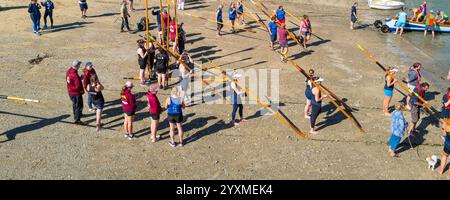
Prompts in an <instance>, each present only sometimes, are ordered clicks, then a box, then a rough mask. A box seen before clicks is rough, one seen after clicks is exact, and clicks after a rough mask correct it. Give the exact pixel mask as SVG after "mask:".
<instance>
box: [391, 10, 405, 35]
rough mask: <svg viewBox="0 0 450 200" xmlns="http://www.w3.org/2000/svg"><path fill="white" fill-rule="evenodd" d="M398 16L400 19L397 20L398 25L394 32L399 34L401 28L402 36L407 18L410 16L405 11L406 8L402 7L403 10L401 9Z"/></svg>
mask: <svg viewBox="0 0 450 200" xmlns="http://www.w3.org/2000/svg"><path fill="white" fill-rule="evenodd" d="M397 18H398V20H397V26H396V28H395V33H394V34H397V33H398V30H399V29H400V36H402V34H403V30H404V27H405V25H406V19H407V18H408V14H406V12H405V11H404V9H403V8H402V11H400V12H399V13H398V14H397Z"/></svg>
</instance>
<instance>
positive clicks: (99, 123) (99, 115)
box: [95, 109, 102, 131]
mask: <svg viewBox="0 0 450 200" xmlns="http://www.w3.org/2000/svg"><path fill="white" fill-rule="evenodd" d="M95 112H96V117H97V119H96V124H97V131H100V128H101V127H102V109H97V110H96V111H95Z"/></svg>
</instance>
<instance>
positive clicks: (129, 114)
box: [120, 81, 137, 140]
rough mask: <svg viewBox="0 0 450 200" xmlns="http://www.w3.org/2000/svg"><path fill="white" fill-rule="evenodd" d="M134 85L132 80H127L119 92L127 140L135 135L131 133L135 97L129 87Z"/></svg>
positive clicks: (131, 87)
mask: <svg viewBox="0 0 450 200" xmlns="http://www.w3.org/2000/svg"><path fill="white" fill-rule="evenodd" d="M133 87H134V85H133V83H132V82H130V81H127V82H126V83H125V85H124V86H123V88H122V91H121V92H120V100H121V102H122V109H123V112H124V118H125V120H124V122H123V129H124V136H125V137H127V138H128V139H129V140H134V139H135V136H134V134H133V121H134V115H135V113H136V108H137V105H136V98H135V97H134V95H133V94H131V89H133Z"/></svg>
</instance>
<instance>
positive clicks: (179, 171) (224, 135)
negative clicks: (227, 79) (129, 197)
mask: <svg viewBox="0 0 450 200" xmlns="http://www.w3.org/2000/svg"><path fill="white" fill-rule="evenodd" d="M27 2H28V1H27V0H20V1H19V0H14V1H13V0H3V1H2V5H1V6H2V10H1V11H0V18H1V19H3V20H1V21H0V27H2V29H1V32H0V41H2V42H1V43H0V47H1V48H0V85H1V92H0V93H1V94H8V95H15V96H24V97H28V98H32V99H39V100H41V103H23V102H17V101H6V100H1V102H0V122H1V125H0V134H1V136H0V163H1V165H0V178H1V179H440V177H439V176H438V174H437V171H434V172H433V171H431V170H428V169H427V168H426V167H427V164H426V162H425V158H426V157H427V156H430V155H433V154H434V155H440V153H441V151H442V140H441V139H440V137H439V129H438V128H437V127H436V122H435V121H434V122H433V123H431V122H432V121H433V120H432V119H433V118H432V117H428V116H427V115H425V120H423V121H421V122H420V126H419V127H420V128H421V129H422V130H424V129H425V128H426V130H424V131H422V134H424V136H423V138H424V141H423V144H421V145H419V146H418V147H417V148H416V149H415V150H412V149H409V150H407V151H405V152H403V153H402V154H401V156H402V157H401V158H399V159H392V158H388V157H387V145H386V143H387V140H388V138H389V136H390V118H389V117H385V116H383V115H382V110H381V105H382V98H383V90H382V88H383V82H384V79H383V74H382V72H381V71H380V70H379V69H378V68H377V66H376V65H374V64H373V63H371V62H370V60H368V59H367V58H366V57H365V56H364V54H363V53H361V52H360V51H359V50H358V49H357V48H356V46H355V43H362V44H364V45H365V47H366V48H367V49H369V50H370V51H371V52H372V54H373V55H375V57H377V58H379V59H380V60H381V61H382V62H383V63H385V64H386V65H393V64H396V65H399V66H400V67H401V69H400V74H401V75H402V77H405V74H406V72H407V68H408V66H409V65H411V64H412V63H414V62H417V61H420V62H422V63H424V65H425V66H427V65H428V64H430V63H432V62H433V60H430V58H429V57H427V56H426V54H424V53H422V52H420V51H418V50H417V49H415V48H414V47H413V46H412V45H411V44H410V43H409V42H407V41H405V40H402V39H398V38H396V37H393V36H388V35H386V34H383V33H381V32H378V31H373V30H371V28H367V29H362V30H357V31H350V30H349V22H348V21H349V19H348V15H349V8H348V7H349V6H348V5H350V4H351V3H350V2H349V1H342V3H341V4H339V5H338V6H335V7H333V6H331V5H326V2H328V1H317V4H312V3H309V4H302V3H294V2H292V1H290V2H286V3H284V2H283V4H284V5H285V7H286V8H287V9H288V10H290V11H292V12H293V13H295V14H296V15H297V16H300V15H301V14H303V13H306V14H308V15H310V17H311V21H312V23H313V26H314V30H315V33H316V34H317V35H319V36H320V37H321V38H323V39H325V41H320V40H318V39H317V38H316V37H313V40H312V41H311V42H310V43H312V44H313V45H312V46H311V47H310V48H309V50H310V51H311V53H310V54H305V53H304V52H303V50H302V48H299V47H296V46H294V47H291V48H290V54H291V55H294V57H295V62H297V63H298V64H300V65H301V66H304V67H305V69H309V68H315V69H316V72H317V74H319V75H320V76H322V77H324V78H325V79H326V81H325V82H324V84H325V85H327V86H328V87H329V88H330V89H332V90H333V91H334V92H335V93H336V94H338V95H339V96H340V97H345V98H347V99H348V100H349V101H348V103H349V104H350V105H352V106H354V107H355V108H358V109H359V111H358V112H354V113H353V114H354V115H355V117H356V118H357V119H358V120H359V122H360V123H361V124H362V125H363V127H364V128H365V129H366V131H367V133H365V134H363V133H360V132H359V131H358V129H356V128H355V127H354V126H353V125H352V124H351V122H350V121H349V120H344V118H343V115H342V114H340V113H338V112H337V110H336V109H335V108H334V107H333V106H331V105H329V103H328V101H325V104H324V105H325V107H326V108H325V112H324V113H322V114H321V115H320V118H319V119H318V122H319V123H321V124H324V123H325V124H327V126H326V127H325V128H324V129H322V130H320V132H319V134H318V135H315V136H310V139H308V140H304V139H302V138H300V137H298V136H297V135H295V134H294V133H293V132H292V131H291V130H290V129H289V128H288V127H287V126H285V125H284V124H282V123H280V122H279V120H278V119H276V118H275V117H274V116H260V117H254V118H252V119H250V120H249V121H248V122H245V123H244V124H242V125H240V126H239V127H238V128H230V127H228V126H227V125H226V124H228V122H229V121H230V113H231V109H232V107H231V105H206V104H204V105H196V106H193V107H190V108H189V109H188V110H187V111H186V112H185V114H186V115H187V116H188V117H187V120H186V122H185V123H184V128H185V130H186V136H187V137H188V138H189V139H188V140H189V141H191V142H189V143H188V144H186V145H185V146H184V147H182V148H172V147H170V146H169V145H168V144H167V137H168V134H167V133H168V129H167V124H166V123H164V124H163V125H162V128H163V129H160V130H159V133H161V134H163V138H165V139H164V140H162V141H160V142H157V143H154V144H150V143H149V137H150V135H149V128H148V127H149V116H148V113H147V108H146V97H145V96H143V94H144V93H143V92H145V89H144V88H142V87H139V86H138V87H136V88H135V90H134V92H135V93H137V95H138V97H139V98H138V102H139V112H138V113H137V120H136V122H135V127H134V130H135V131H136V132H137V135H138V139H137V140H136V141H133V142H130V141H128V140H126V139H125V138H124V137H123V136H122V134H121V124H122V122H123V121H122V120H123V119H122V112H121V107H120V104H118V98H119V94H118V93H119V90H120V88H121V85H122V84H123V83H124V82H125V81H124V80H123V79H122V77H124V76H133V75H135V74H137V71H138V70H137V69H138V68H137V62H136V55H135V50H136V45H135V41H136V40H137V39H138V38H139V37H138V35H137V34H128V33H119V27H120V20H116V19H117V18H118V17H119V16H120V15H119V14H118V11H119V8H120V6H119V2H120V1H119V0H98V1H89V2H88V3H89V10H88V13H87V15H88V16H90V17H89V18H87V19H80V16H79V15H80V14H79V7H78V3H77V1H74V0H72V1H68V0H62V1H58V2H59V3H57V4H56V10H55V13H54V17H55V25H56V26H57V28H56V31H54V32H44V34H43V35H42V36H40V37H37V36H35V35H33V34H32V29H31V28H32V27H31V20H30V18H29V16H28V13H27V12H26V6H27ZM189 2H190V1H188V2H187V3H186V8H187V10H185V11H184V12H187V13H194V12H195V13H196V14H198V15H202V16H208V17H210V18H212V17H213V16H214V14H213V13H214V11H215V7H216V1H197V2H191V3H189ZM303 2H304V1H303ZM155 3H156V1H151V5H150V6H153V5H156V4H155ZM321 3H324V4H321ZM143 4H144V1H142V0H141V1H135V7H136V8H137V9H139V10H138V11H136V12H132V13H131V15H132V18H131V19H130V23H131V24H132V25H133V26H134V25H135V24H136V22H137V21H138V20H139V19H140V18H141V17H142V16H144V11H143V7H144V6H143ZM246 5H247V6H251V5H250V4H249V3H247V4H246ZM269 5H270V4H269ZM344 5H345V6H344ZM11 7H15V8H11ZM251 7H253V6H251ZM5 8H6V9H5ZM8 8H11V9H8ZM294 8H295V9H294ZM178 13H179V14H180V18H181V19H182V21H184V22H185V30H186V31H187V33H188V38H187V39H188V40H190V41H195V42H194V43H193V44H190V43H189V44H188V45H187V49H189V50H191V51H195V52H194V53H193V54H194V55H197V57H196V59H199V57H198V55H199V53H203V54H206V55H209V57H216V59H215V60H214V62H215V63H217V64H219V65H222V64H226V63H229V62H234V61H236V62H234V63H233V64H229V65H224V68H227V69H230V68H242V67H244V68H254V69H264V68H274V69H281V70H280V91H279V93H280V100H281V102H282V103H283V104H285V106H282V108H281V109H282V111H283V113H284V114H285V115H286V116H288V117H289V118H290V120H291V121H293V122H294V123H295V124H296V125H298V127H299V128H300V129H301V130H303V131H307V130H308V129H309V121H308V120H305V119H304V118H303V108H304V103H305V98H304V94H303V93H304V84H303V80H304V78H303V77H302V76H301V75H300V74H299V73H298V72H297V71H296V70H295V69H294V68H293V67H292V66H290V65H288V64H283V63H281V62H280V61H279V57H278V55H277V54H275V53H273V52H271V51H269V50H268V43H267V42H266V38H267V36H266V33H265V32H263V31H261V30H260V29H256V30H257V33H256V34H253V33H247V32H242V33H239V34H236V35H232V34H227V35H225V36H223V37H216V35H215V34H216V33H215V31H213V30H212V29H215V24H213V23H209V22H204V21H201V20H199V19H195V18H190V17H188V16H187V15H183V14H182V13H183V12H178ZM374 13H376V12H375V11H371V10H369V9H367V7H364V6H362V8H361V9H360V15H361V18H362V19H367V21H368V22H370V21H372V20H373V17H372V16H373V14H374ZM94 16H95V17H94ZM261 16H262V15H261ZM224 19H227V15H225V14H224ZM151 22H152V23H154V22H155V20H154V18H153V16H152V18H151ZM252 25H255V24H252ZM288 25H289V24H288ZM289 26H290V27H291V28H294V26H292V24H290V25H289ZM132 28H135V27H132ZM224 30H226V31H228V28H225V29H224ZM152 32H154V30H152ZM387 47H390V48H387ZM248 48H251V49H249V50H246V51H241V50H244V49H248ZM235 52H240V53H235ZM302 52H303V53H302ZM37 54H40V55H43V54H49V55H51V57H49V58H46V59H44V60H43V61H42V62H41V63H40V64H38V65H30V64H29V63H28V60H30V59H32V58H35V57H36V56H37ZM247 58H250V59H247ZM74 59H80V60H83V61H87V60H89V61H92V62H93V63H94V64H95V68H96V71H97V73H98V74H99V76H100V79H101V81H102V82H103V84H104V85H105V87H106V90H105V91H104V95H105V98H106V101H107V102H110V103H108V104H107V106H106V109H105V111H104V118H105V119H104V123H105V124H106V125H105V127H107V128H109V129H106V130H103V131H102V132H100V133H97V132H95V128H92V127H81V126H75V125H73V124H71V123H70V122H72V113H71V102H70V99H69V97H68V95H67V91H66V84H65V77H64V76H65V72H66V70H67V69H68V67H69V65H70V63H71V62H72V60H74ZM241 60H242V61H241ZM255 63H258V64H255ZM428 73H429V74H433V73H434V72H433V71H432V69H430V70H429V71H428ZM436 75H437V74H436ZM136 83H137V82H136ZM168 93H169V92H168V91H163V92H162V93H161V95H160V99H161V100H163V99H165V98H166V97H167V95H168ZM440 97H441V96H437V97H436V100H435V101H433V102H432V103H433V104H434V105H436V106H437V107H439V99H440ZM401 98H402V96H401V94H399V93H395V95H394V102H395V101H398V100H400V99H401ZM86 101H87V98H86V97H85V102H86ZM86 107H87V106H85V110H84V113H85V114H86V118H84V120H85V121H88V122H90V125H91V126H93V125H95V116H93V115H92V114H90V113H87V108H86ZM261 109H262V107H261V106H260V105H246V106H245V115H246V116H252V115H255V114H257V113H258V112H259V111H260V110H261ZM405 116H406V117H407V119H409V118H410V116H409V113H405ZM165 117H166V114H163V115H162V118H163V119H164V118H165ZM8 138H14V139H11V140H8ZM417 142H419V141H417ZM417 150H418V151H417ZM417 153H419V154H417ZM419 156H420V157H419Z"/></svg>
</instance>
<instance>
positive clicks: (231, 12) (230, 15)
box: [228, 2, 236, 33]
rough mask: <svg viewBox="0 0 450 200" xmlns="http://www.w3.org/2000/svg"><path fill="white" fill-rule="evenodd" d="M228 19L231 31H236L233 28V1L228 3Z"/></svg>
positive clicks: (234, 15)
mask: <svg viewBox="0 0 450 200" xmlns="http://www.w3.org/2000/svg"><path fill="white" fill-rule="evenodd" d="M228 19H229V20H230V22H231V25H232V27H231V32H232V33H235V32H236V31H235V30H234V21H235V20H236V6H235V4H234V2H231V3H230V7H229V8H228Z"/></svg>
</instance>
